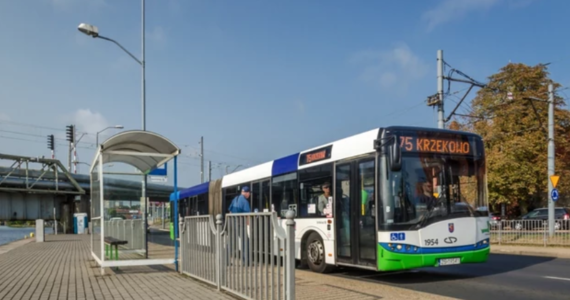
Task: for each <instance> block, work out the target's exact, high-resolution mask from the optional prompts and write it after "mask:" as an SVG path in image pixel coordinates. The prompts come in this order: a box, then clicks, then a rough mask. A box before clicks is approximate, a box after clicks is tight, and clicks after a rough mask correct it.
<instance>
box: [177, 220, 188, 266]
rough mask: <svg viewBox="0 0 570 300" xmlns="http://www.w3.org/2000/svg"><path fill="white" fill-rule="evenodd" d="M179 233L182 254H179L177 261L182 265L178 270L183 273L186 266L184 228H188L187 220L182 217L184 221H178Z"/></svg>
mask: <svg viewBox="0 0 570 300" xmlns="http://www.w3.org/2000/svg"><path fill="white" fill-rule="evenodd" d="M178 224H179V225H178V235H179V236H180V255H179V256H178V261H177V262H176V263H177V264H178V265H180V266H181V267H177V268H176V269H177V271H179V272H180V274H182V273H183V270H184V267H183V264H184V232H183V230H184V229H185V228H186V221H185V220H184V219H182V222H180V223H178Z"/></svg>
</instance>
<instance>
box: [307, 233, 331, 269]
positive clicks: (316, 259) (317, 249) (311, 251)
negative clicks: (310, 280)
mask: <svg viewBox="0 0 570 300" xmlns="http://www.w3.org/2000/svg"><path fill="white" fill-rule="evenodd" d="M305 253H306V254H307V264H308V265H309V268H310V269H311V271H313V272H316V273H328V272H330V271H331V270H332V266H329V265H327V264H326V262H325V259H326V252H325V244H324V243H323V239H322V238H321V236H320V235H319V234H318V233H316V232H312V233H311V234H310V235H309V238H308V239H307V243H306V248H305Z"/></svg>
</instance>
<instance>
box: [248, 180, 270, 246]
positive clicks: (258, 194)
mask: <svg viewBox="0 0 570 300" xmlns="http://www.w3.org/2000/svg"><path fill="white" fill-rule="evenodd" d="M269 195H270V190H269V179H266V180H262V181H257V182H253V183H252V185H251V198H250V200H251V203H250V207H251V212H252V213H263V212H271V202H270V199H269ZM264 223H265V224H264ZM250 225H251V226H250V227H251V228H250V230H251V231H250V235H253V234H256V236H257V237H256V238H255V240H254V241H253V244H252V246H253V247H254V248H256V249H260V251H259V252H260V254H265V253H266V252H267V253H270V251H271V241H272V238H273V237H272V236H271V234H270V233H271V232H272V231H271V227H272V226H273V224H271V222H270V219H268V218H258V217H254V218H253V219H252V222H251V223H250ZM253 225H256V226H255V229H254V228H253ZM266 241H267V249H266V246H265V245H266ZM256 246H257V247H256ZM266 250H267V251H266Z"/></svg>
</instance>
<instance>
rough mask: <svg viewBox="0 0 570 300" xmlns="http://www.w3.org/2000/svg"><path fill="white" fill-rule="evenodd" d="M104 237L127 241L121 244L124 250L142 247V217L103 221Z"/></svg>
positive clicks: (143, 233)
mask: <svg viewBox="0 0 570 300" xmlns="http://www.w3.org/2000/svg"><path fill="white" fill-rule="evenodd" d="M105 237H113V238H116V239H119V240H125V241H128V243H127V244H126V245H122V246H121V248H122V249H125V250H141V249H144V248H145V245H144V237H145V232H144V222H143V220H142V219H137V220H112V221H105Z"/></svg>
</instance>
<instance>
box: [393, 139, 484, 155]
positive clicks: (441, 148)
mask: <svg viewBox="0 0 570 300" xmlns="http://www.w3.org/2000/svg"><path fill="white" fill-rule="evenodd" d="M400 148H402V151H403V152H429V153H443V154H460V155H470V154H472V153H473V150H474V149H472V148H473V147H472V144H471V143H470V142H469V141H468V140H463V139H460V138H446V137H439V136H438V137H416V136H400Z"/></svg>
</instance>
